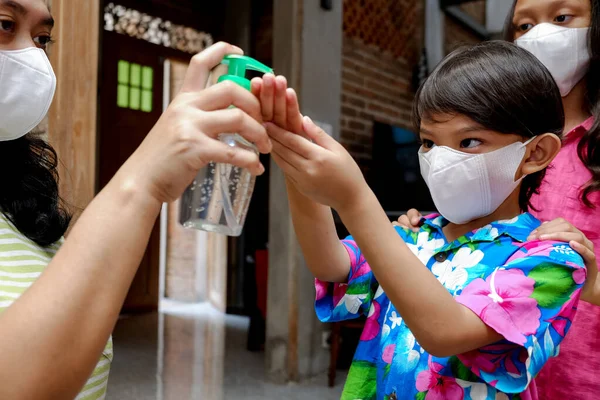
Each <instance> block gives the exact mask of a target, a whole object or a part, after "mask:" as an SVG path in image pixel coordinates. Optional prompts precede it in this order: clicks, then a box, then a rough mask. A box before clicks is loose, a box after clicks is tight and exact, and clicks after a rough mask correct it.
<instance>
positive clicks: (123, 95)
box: [117, 85, 129, 108]
mask: <svg viewBox="0 0 600 400" xmlns="http://www.w3.org/2000/svg"><path fill="white" fill-rule="evenodd" d="M117 106H119V107H121V108H127V107H129V86H127V85H119V86H118V88H117Z"/></svg>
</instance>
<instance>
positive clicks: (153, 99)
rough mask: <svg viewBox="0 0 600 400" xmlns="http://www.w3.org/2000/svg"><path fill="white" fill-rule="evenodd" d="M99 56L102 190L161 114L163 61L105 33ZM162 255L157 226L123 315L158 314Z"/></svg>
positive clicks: (144, 46) (150, 50) (150, 48)
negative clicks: (147, 312) (153, 311)
mask: <svg viewBox="0 0 600 400" xmlns="http://www.w3.org/2000/svg"><path fill="white" fill-rule="evenodd" d="M101 57H102V59H101V60H102V61H101V72H100V80H99V88H100V110H99V154H98V160H99V162H98V164H99V165H98V170H99V185H100V188H102V187H104V186H105V185H106V184H107V183H108V182H109V181H110V179H111V178H112V177H113V176H114V174H115V173H116V172H117V170H118V169H119V168H120V167H121V165H123V163H124V162H125V161H126V160H127V158H129V156H130V155H131V154H132V153H133V152H134V151H135V150H136V148H137V147H138V146H139V145H140V143H142V141H143V140H144V138H145V137H146V135H147V134H148V132H149V131H150V130H151V129H152V127H153V126H154V124H155V123H156V121H157V120H158V118H159V117H160V115H161V113H162V100H163V60H162V59H161V57H160V53H159V52H158V51H157V46H156V45H153V44H150V43H147V42H145V41H142V40H137V39H133V38H130V37H127V36H124V35H119V34H116V33H113V32H106V31H105V32H104V35H103V41H102V51H101ZM159 252H160V223H159V222H158V221H157V223H156V224H155V226H154V229H153V231H152V235H151V237H150V242H149V244H148V248H147V249H146V253H145V254H144V258H143V259H142V262H141V264H140V267H139V270H138V272H137V275H136V276H135V279H134V281H133V285H132V286H131V289H130V291H129V294H128V296H127V299H126V301H125V305H124V307H123V311H126V312H140V311H149V310H154V309H157V307H158V300H159V293H158V284H159Z"/></svg>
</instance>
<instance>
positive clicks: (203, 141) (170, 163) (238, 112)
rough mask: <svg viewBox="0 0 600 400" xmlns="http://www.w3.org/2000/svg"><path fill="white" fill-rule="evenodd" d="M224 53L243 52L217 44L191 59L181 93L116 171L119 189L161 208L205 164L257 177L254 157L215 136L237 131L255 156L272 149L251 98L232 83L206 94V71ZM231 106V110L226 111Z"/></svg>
mask: <svg viewBox="0 0 600 400" xmlns="http://www.w3.org/2000/svg"><path fill="white" fill-rule="evenodd" d="M226 54H242V50H241V49H239V48H238V47H235V46H232V45H229V44H227V43H217V44H215V45H213V46H211V47H209V48H208V49H206V50H204V51H203V52H202V53H200V54H198V55H196V56H194V58H193V59H192V61H191V64H190V67H189V68H188V71H187V74H186V77H185V81H184V84H183V88H182V90H181V92H180V93H179V94H178V95H177V97H176V98H175V99H174V100H173V102H172V103H171V105H169V107H168V109H167V110H166V111H165V113H164V114H163V115H162V116H161V118H160V119H159V120H158V122H157V123H156V125H155V126H154V128H153V129H152V131H151V132H150V133H149V134H148V135H147V136H146V139H145V140H144V142H143V143H142V144H141V146H140V147H139V148H138V149H137V150H136V152H135V153H134V154H133V155H132V156H131V158H130V159H129V160H128V161H127V163H126V164H125V165H124V166H123V168H122V170H121V171H120V172H119V175H118V177H119V178H120V182H121V186H123V187H134V188H136V189H141V190H142V191H143V192H144V193H146V194H148V195H149V196H150V198H151V199H155V200H157V201H158V202H161V203H162V202H171V201H173V200H175V199H177V198H178V197H179V196H180V195H181V193H182V192H183V191H184V189H185V188H186V186H187V185H189V184H190V183H191V182H192V180H193V179H194V176H195V175H196V173H197V172H198V170H199V169H201V168H202V167H204V166H205V165H206V164H207V163H208V162H210V161H216V162H224V163H228V164H233V165H236V166H239V167H244V168H248V169H249V170H250V171H251V172H252V173H253V174H262V172H263V171H264V168H263V166H262V165H261V164H260V161H259V159H258V156H257V155H256V154H254V153H252V152H249V151H245V150H242V149H238V148H233V147H230V146H228V145H226V144H225V143H222V142H221V141H219V140H218V135H219V134H220V133H224V132H237V133H239V134H240V135H241V136H243V137H244V138H246V139H247V140H248V141H250V142H253V143H255V144H256V146H257V147H258V149H259V151H260V152H262V153H268V152H269V151H270V150H271V143H270V141H269V138H268V136H267V133H266V130H265V128H264V126H263V125H262V122H263V121H262V115H261V107H260V103H259V101H258V99H257V98H256V97H255V96H253V95H252V94H251V93H250V92H248V91H247V90H245V89H244V88H242V87H241V86H239V85H236V84H235V83H232V82H223V83H219V84H217V85H214V86H212V87H210V88H208V89H205V86H206V82H207V80H208V76H209V73H210V71H211V70H212V69H213V68H214V67H215V66H217V65H218V64H219V63H220V62H221V60H222V59H223V57H224V56H225V55H226ZM231 105H234V106H235V108H228V107H229V106H231Z"/></svg>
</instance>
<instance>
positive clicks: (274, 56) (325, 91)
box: [46, 0, 512, 400]
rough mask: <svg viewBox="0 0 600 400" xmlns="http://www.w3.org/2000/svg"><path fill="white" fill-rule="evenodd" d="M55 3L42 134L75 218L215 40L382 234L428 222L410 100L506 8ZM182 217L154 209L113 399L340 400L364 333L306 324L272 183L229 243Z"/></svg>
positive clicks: (299, 2) (307, 286)
mask: <svg viewBox="0 0 600 400" xmlns="http://www.w3.org/2000/svg"><path fill="white" fill-rule="evenodd" d="M49 2H50V3H51V7H52V12H53V14H54V18H55V19H56V21H57V28H56V32H55V36H56V38H57V43H56V44H55V45H53V46H52V48H51V49H50V57H51V61H52V63H53V66H54V68H55V70H56V73H57V76H58V89H57V96H56V98H55V102H54V104H53V107H52V109H51V112H50V114H49V117H48V120H47V121H46V122H47V124H48V132H49V133H48V138H49V140H50V141H51V142H52V144H53V145H54V146H55V147H56V149H57V151H58V153H59V156H60V158H61V161H62V171H61V174H62V175H61V176H63V181H62V183H61V185H62V186H61V189H62V190H63V193H64V195H65V197H66V199H67V200H68V201H69V202H70V203H71V204H72V205H73V207H74V208H76V209H82V208H84V207H85V206H86V205H87V204H88V202H89V201H90V200H91V198H92V197H93V196H94V195H95V194H96V193H97V192H98V191H99V190H100V189H101V188H102V187H103V186H104V185H105V184H106V183H107V182H108V181H109V180H110V179H111V177H112V176H113V175H114V173H115V172H116V171H117V169H118V168H119V167H120V166H121V165H122V163H123V162H124V161H125V160H126V159H127V157H129V155H131V153H132V152H133V151H134V150H135V148H136V147H137V146H138V145H139V144H140V143H141V141H142V140H143V139H144V136H145V135H146V134H147V132H148V131H149V130H150V129H151V128H152V126H153V125H154V123H155V122H156V121H157V119H158V118H159V117H160V115H161V113H162V111H163V110H164V109H165V107H166V106H167V105H168V104H169V102H170V100H171V99H172V98H173V97H174V96H175V95H176V94H177V92H178V90H179V87H180V85H181V83H182V80H183V77H184V75H185V71H186V67H187V65H188V63H189V61H190V59H191V57H192V56H193V55H194V54H196V53H198V52H200V51H202V50H203V49H204V48H205V47H207V46H209V45H211V44H212V43H214V42H216V41H219V40H226V41H228V42H231V43H233V44H236V45H238V46H240V47H242V48H243V49H245V51H246V54H248V55H250V56H252V57H254V58H256V59H258V60H260V61H261V62H263V63H265V64H267V65H270V66H272V67H273V68H274V69H275V71H276V73H277V74H281V75H285V76H286V77H287V78H288V81H289V83H290V85H291V86H292V87H294V88H295V89H296V90H297V92H298V94H299V98H300V103H301V108H302V111H303V113H305V114H307V115H310V116H311V117H312V118H313V119H314V120H316V121H318V122H319V124H320V125H321V126H322V127H324V128H325V130H326V131H327V132H328V133H330V134H331V135H333V136H334V137H335V138H336V139H338V140H339V141H340V142H341V143H342V144H343V145H344V146H345V147H346V148H347V149H348V150H349V152H350V153H351V154H352V155H353V156H354V158H355V159H356V161H357V162H358V163H359V165H360V167H361V169H362V171H363V173H364V174H365V176H366V178H367V181H368V183H369V185H371V187H372V188H373V190H374V191H375V193H376V195H377V196H378V198H379V199H380V201H381V203H382V205H383V207H384V209H385V210H386V211H387V212H388V215H389V217H390V220H394V219H396V218H397V217H398V216H399V215H401V214H402V213H403V212H404V211H405V210H407V209H409V208H412V207H415V208H418V209H419V210H422V211H425V210H433V204H432V202H431V199H430V197H429V193H428V191H427V188H426V186H425V184H424V183H423V181H422V179H421V177H420V173H419V167H418V159H417V156H416V152H417V149H418V146H419V145H418V143H417V141H416V136H415V135H414V129H413V126H412V123H411V103H412V100H413V97H414V93H415V91H416V89H417V88H418V86H419V84H420V83H421V82H422V81H423V79H425V78H426V76H427V74H428V72H429V71H431V69H432V68H433V67H435V65H436V64H437V63H438V62H439V61H440V60H441V59H442V58H443V57H444V55H445V54H447V53H448V52H450V51H451V50H452V49H454V48H455V47H457V46H460V45H464V44H471V43H477V42H479V41H483V40H490V39H496V38H500V37H501V31H502V28H503V23H504V20H505V17H506V15H507V13H508V10H509V8H510V5H511V3H512V2H510V1H508V0H487V1H486V0H477V1H468V0H467V1H465V0H462V1H461V0H221V1H201V0H118V1H108V0H86V1H82V0H49ZM263 161H264V164H265V166H267V167H268V166H269V164H270V160H269V158H268V156H264V160H263ZM177 213H178V205H177V204H170V205H164V207H163V211H162V214H161V218H160V220H159V221H158V222H157V224H156V226H155V228H154V232H153V234H152V238H151V240H150V244H149V246H148V249H147V251H146V255H145V257H144V259H143V261H142V264H141V265H140V269H139V272H138V274H137V276H136V279H135V281H134V284H133V286H132V288H131V290H130V293H129V295H128V297H127V301H126V303H125V305H124V307H123V310H122V316H121V318H120V320H119V322H118V324H117V326H116V328H115V332H114V343H115V357H114V361H113V366H112V371H111V376H110V380H109V389H108V395H107V398H109V399H123V400H127V399H156V400H185V399H208V400H212V399H225V398H227V399H232V398H243V399H276V398H277V399H278V398H286V399H306V398H315V399H338V398H339V396H340V393H341V388H342V385H343V382H344V379H345V375H346V369H347V367H348V366H349V362H350V360H351V358H352V355H353V352H354V348H355V346H356V344H357V340H358V337H359V335H360V331H361V328H362V321H361V320H358V321H353V322H352V323H346V324H333V325H325V324H321V323H320V322H318V320H317V319H316V317H315V314H314V310H313V300H314V294H315V293H314V285H313V279H312V277H311V276H310V274H309V272H308V271H307V270H306V268H305V266H304V261H303V259H302V255H301V253H300V251H299V248H298V246H297V244H296V241H295V237H294V234H293V228H292V225H291V220H290V214H289V209H288V207H287V202H286V194H285V186H284V180H283V177H282V175H281V173H280V172H279V171H278V170H276V169H275V168H270V170H269V169H268V170H267V173H266V174H265V175H264V176H263V177H260V178H259V179H258V180H257V184H256V189H255V194H254V197H253V200H252V203H251V206H250V211H249V216H248V219H247V222H246V226H245V229H244V233H243V234H242V236H241V237H239V238H226V237H223V236H218V235H214V234H207V233H203V232H198V231H191V230H184V229H183V228H182V227H181V226H180V225H179V224H178V223H177V221H178V215H177ZM338 231H339V235H340V237H343V236H345V235H346V233H347V232H345V229H344V227H343V226H342V225H341V224H339V226H338Z"/></svg>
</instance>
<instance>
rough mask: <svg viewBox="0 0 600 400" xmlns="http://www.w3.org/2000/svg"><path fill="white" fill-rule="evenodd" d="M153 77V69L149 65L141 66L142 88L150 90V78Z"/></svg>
mask: <svg viewBox="0 0 600 400" xmlns="http://www.w3.org/2000/svg"><path fill="white" fill-rule="evenodd" d="M153 79H154V70H153V69H152V68H150V67H143V68H142V88H143V89H147V90H152V80H153Z"/></svg>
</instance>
